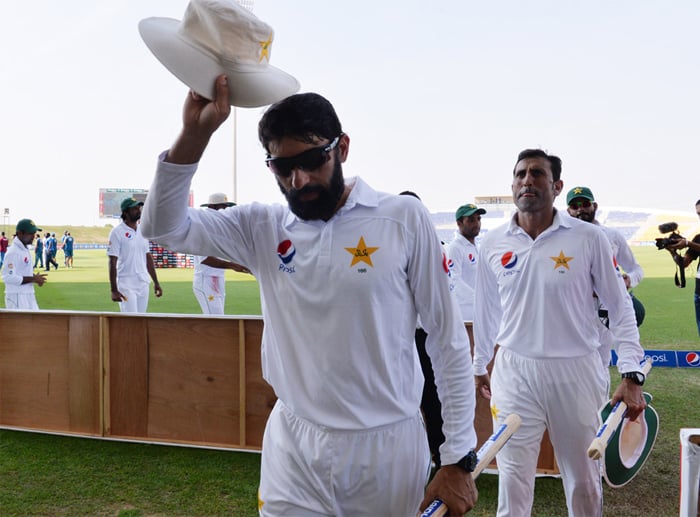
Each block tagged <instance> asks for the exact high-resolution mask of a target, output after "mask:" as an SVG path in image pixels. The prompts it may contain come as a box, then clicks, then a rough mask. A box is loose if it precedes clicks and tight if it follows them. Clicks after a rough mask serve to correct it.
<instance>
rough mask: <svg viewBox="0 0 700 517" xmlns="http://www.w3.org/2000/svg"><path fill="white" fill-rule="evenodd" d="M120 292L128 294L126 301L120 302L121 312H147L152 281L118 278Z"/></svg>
mask: <svg viewBox="0 0 700 517" xmlns="http://www.w3.org/2000/svg"><path fill="white" fill-rule="evenodd" d="M117 285H118V286H119V292H120V293H122V294H123V295H124V296H126V301H123V302H119V310H120V311H121V312H146V310H147V309H148V297H149V294H150V288H151V284H150V282H144V281H143V280H139V279H136V278H128V279H126V280H124V279H121V278H117Z"/></svg>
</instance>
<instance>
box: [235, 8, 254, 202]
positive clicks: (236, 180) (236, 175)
mask: <svg viewBox="0 0 700 517" xmlns="http://www.w3.org/2000/svg"><path fill="white" fill-rule="evenodd" d="M236 2H237V3H238V5H240V6H241V7H244V8H246V9H248V10H249V11H250V12H251V13H252V12H253V0H236ZM236 109H237V108H236V107H235V106H231V115H232V116H233V191H232V192H231V199H232V201H233V202H234V203H238V171H237V169H238V167H237V162H238V148H237V146H236V140H237V137H236Z"/></svg>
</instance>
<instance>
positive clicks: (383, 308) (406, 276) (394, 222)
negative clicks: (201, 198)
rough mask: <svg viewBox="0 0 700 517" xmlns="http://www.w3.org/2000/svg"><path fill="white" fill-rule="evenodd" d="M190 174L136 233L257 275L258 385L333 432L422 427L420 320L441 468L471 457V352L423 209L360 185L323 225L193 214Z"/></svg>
mask: <svg viewBox="0 0 700 517" xmlns="http://www.w3.org/2000/svg"><path fill="white" fill-rule="evenodd" d="M162 156H163V155H161V160H162ZM195 170H196V165H176V164H171V163H166V162H163V161H160V162H159V165H158V170H157V172H156V178H155V180H154V183H153V185H152V187H151V189H150V191H149V195H148V198H147V201H146V205H145V206H144V211H143V216H142V231H143V232H144V234H145V235H148V236H149V237H150V238H151V239H153V240H155V241H156V242H158V243H159V244H162V245H165V246H168V247H169V248H170V249H173V250H177V251H181V252H188V253H196V254H200V255H202V254H206V255H210V256H217V257H225V258H227V259H229V260H231V261H233V262H237V263H239V264H245V265H246V267H248V268H249V269H250V270H251V272H252V273H253V274H254V275H255V277H256V278H257V279H258V282H259V285H260V292H261V303H262V310H263V316H264V318H265V322H266V324H265V327H264V333H263V341H262V368H263V376H264V378H265V380H267V381H268V382H269V383H270V385H271V386H272V387H273V388H274V390H275V393H276V394H277V396H278V397H279V398H280V399H281V400H282V401H283V402H284V403H285V405H287V406H288V407H289V408H290V409H292V410H293V411H294V412H295V413H296V414H297V415H299V416H301V417H303V418H306V419H308V420H310V421H312V422H316V423H317V424H320V425H323V426H327V427H329V428H333V429H349V430H360V429H367V428H372V427H377V426H382V425H386V424H390V423H394V422H397V421H400V420H402V419H405V418H410V417H413V416H415V415H416V414H417V413H418V411H419V407H420V399H421V391H422V386H423V375H422V373H421V369H420V364H419V361H418V357H417V352H416V348H415V344H414V333H415V328H416V316H417V313H418V314H420V318H421V323H422V325H423V327H424V328H425V330H426V331H427V333H428V341H427V343H426V346H427V349H428V351H429V353H430V355H431V357H432V358H433V367H434V369H435V376H436V382H437V384H438V386H439V388H440V395H441V398H442V402H443V408H445V409H444V410H443V418H444V420H445V423H444V426H443V430H444V433H445V435H446V442H445V444H444V445H443V447H442V448H441V456H442V460H443V463H445V464H450V463H454V462H456V461H457V460H459V459H460V458H461V457H462V456H463V455H464V454H465V452H466V451H468V450H470V449H471V448H473V447H474V446H475V445H476V434H475V432H474V427H473V421H474V406H475V397H474V391H473V390H474V385H473V380H472V368H471V361H470V360H469V340H468V337H467V334H466V332H465V329H464V325H463V322H462V320H461V318H460V316H459V312H458V309H457V306H456V304H455V303H454V300H453V298H452V296H451V294H450V291H449V286H448V282H447V275H446V273H447V271H446V258H445V256H444V253H443V251H442V247H441V245H440V241H439V239H438V237H437V234H436V232H435V228H434V226H433V224H432V221H431V220H430V217H429V214H428V212H427V211H426V210H425V208H424V207H423V205H422V204H421V203H420V201H418V200H417V199H414V198H412V197H410V196H396V195H391V194H384V193H380V192H377V191H375V190H373V189H371V188H370V187H369V186H368V185H367V184H366V183H364V182H363V181H362V180H360V179H359V178H355V179H354V185H353V188H352V190H351V192H350V195H349V197H348V199H347V201H346V202H345V204H344V205H343V206H342V207H341V208H340V210H339V211H338V212H337V213H336V214H335V215H334V216H333V217H332V218H331V219H330V220H329V221H327V222H324V221H303V220H300V219H298V218H297V217H296V216H295V215H294V214H293V213H292V212H291V211H290V210H289V208H288V207H287V206H282V205H263V204H259V203H254V204H251V205H238V206H235V207H231V208H228V209H225V210H218V211H209V210H208V211H202V210H197V209H187V208H186V205H187V196H188V192H189V185H190V181H191V178H192V176H193V174H194V172H195ZM166 199H167V200H169V201H168V202H167V203H166V202H165V201H163V200H166ZM173 200H176V201H173Z"/></svg>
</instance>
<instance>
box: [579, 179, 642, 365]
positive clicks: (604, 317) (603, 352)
mask: <svg viewBox="0 0 700 517" xmlns="http://www.w3.org/2000/svg"><path fill="white" fill-rule="evenodd" d="M566 206H567V208H566V211H567V212H568V213H569V215H570V216H571V217H575V218H576V219H580V220H581V221H586V222H587V223H593V224H595V225H597V226H598V227H599V228H600V229H601V230H603V233H604V234H605V236H606V237H607V238H608V240H609V241H610V246H611V247H612V250H613V255H614V256H615V261H616V263H617V264H618V266H619V267H621V268H622V270H623V271H621V272H620V273H621V275H622V280H623V281H624V283H625V287H626V288H627V289H628V290H630V296H631V297H632V303H633V305H634V311H635V312H634V314H635V318H636V320H637V326H639V325H641V324H642V321H643V320H644V306H643V305H642V302H640V301H639V300H638V299H637V298H636V297H635V296H634V295H633V294H632V291H631V289H632V288H633V287H636V286H637V285H638V284H639V282H640V281H641V280H642V278H643V277H644V271H643V270H642V266H640V265H639V262H637V259H636V258H635V257H634V254H633V253H632V249H631V248H630V247H629V244H627V239H625V237H624V235H622V234H621V233H620V232H619V231H618V230H616V229H615V228H611V227H610V226H603V225H602V224H600V222H598V220H597V219H596V217H595V215H596V212H597V211H598V203H596V200H595V197H594V196H593V192H592V191H591V189H590V188H588V187H574V188H572V189H571V190H569V192H568V193H567V194H566ZM594 299H595V303H596V307H595V310H596V312H597V314H598V317H599V318H600V320H601V326H600V327H599V328H598V330H599V331H600V343H601V346H600V348H599V349H598V351H599V352H600V357H601V360H602V361H603V366H604V367H605V368H606V370H607V367H608V366H609V365H610V359H611V357H612V352H611V350H612V345H613V335H612V332H610V329H609V328H608V326H609V321H608V310H607V309H606V308H605V306H604V305H603V304H602V303H601V302H600V300H599V299H598V297H597V296H595V297H594Z"/></svg>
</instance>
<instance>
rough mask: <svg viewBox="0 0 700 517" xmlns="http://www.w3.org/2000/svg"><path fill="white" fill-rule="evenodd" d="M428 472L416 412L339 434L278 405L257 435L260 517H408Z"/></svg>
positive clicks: (422, 429)
mask: <svg viewBox="0 0 700 517" xmlns="http://www.w3.org/2000/svg"><path fill="white" fill-rule="evenodd" d="M429 469H430V451H429V449H428V440H427V437H426V434H425V427H424V424H423V420H422V418H421V417H420V414H417V415H416V416H415V417H412V418H408V419H406V420H402V421H399V422H397V423H394V424H390V425H386V426H382V427H375V428H372V429H368V430H364V431H339V430H335V429H328V428H325V427H323V426H319V425H317V424H314V423H311V422H309V421H307V420H304V419H302V418H299V417H298V416H296V415H295V414H294V413H292V412H291V410H289V408H287V407H286V406H285V405H284V404H283V403H282V402H281V401H279V400H278V401H277V403H276V404H275V407H274V408H273V409H272V412H271V414H270V417H269V419H268V421H267V425H266V427H265V434H264V436H263V446H262V463H261V467H260V490H259V492H258V498H259V501H258V508H259V510H260V515H261V516H265V517H267V516H269V517H278V516H283V515H289V516H294V517H321V516H335V517H362V516H367V517H370V516H371V517H379V516H382V517H390V516H397V517H405V516H411V517H414V516H416V515H417V514H418V506H419V505H420V502H421V501H422V500H423V494H424V491H425V484H426V483H427V481H428V474H429Z"/></svg>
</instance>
